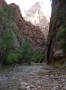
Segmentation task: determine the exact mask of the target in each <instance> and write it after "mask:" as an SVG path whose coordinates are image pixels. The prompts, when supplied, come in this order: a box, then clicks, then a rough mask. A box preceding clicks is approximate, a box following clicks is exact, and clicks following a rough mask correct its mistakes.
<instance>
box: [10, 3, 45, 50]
mask: <svg viewBox="0 0 66 90" xmlns="http://www.w3.org/2000/svg"><path fill="white" fill-rule="evenodd" d="M11 6H12V7H13V8H14V9H15V10H16V12H17V18H16V19H15V22H16V24H17V27H18V28H19V30H20V33H21V34H22V36H23V37H24V38H25V40H28V41H29V42H30V43H32V45H33V46H34V48H36V49H44V48H45V38H44V34H43V32H42V31H41V30H40V28H39V27H38V26H34V25H32V24H31V23H30V22H27V21H25V20H24V19H23V17H22V15H21V12H20V9H19V7H18V6H17V5H15V4H14V3H13V4H11Z"/></svg>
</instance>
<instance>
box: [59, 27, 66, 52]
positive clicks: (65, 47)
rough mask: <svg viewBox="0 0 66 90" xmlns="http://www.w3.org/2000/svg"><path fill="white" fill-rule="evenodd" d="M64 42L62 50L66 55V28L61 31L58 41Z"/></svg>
mask: <svg viewBox="0 0 66 90" xmlns="http://www.w3.org/2000/svg"><path fill="white" fill-rule="evenodd" d="M60 40H62V41H63V42H62V48H63V52H64V53H66V27H65V28H64V29H63V30H62V31H61V33H60V35H59V37H58V41H60Z"/></svg>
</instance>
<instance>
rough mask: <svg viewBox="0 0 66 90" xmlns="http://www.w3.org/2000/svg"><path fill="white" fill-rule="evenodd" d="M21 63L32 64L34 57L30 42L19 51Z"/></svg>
mask: <svg viewBox="0 0 66 90" xmlns="http://www.w3.org/2000/svg"><path fill="white" fill-rule="evenodd" d="M19 53H20V54H19V56H20V62H27V63H29V62H31V60H32V56H33V53H34V51H33V48H32V45H31V44H30V43H29V42H26V43H24V45H23V46H22V47H21V48H20V50H19Z"/></svg>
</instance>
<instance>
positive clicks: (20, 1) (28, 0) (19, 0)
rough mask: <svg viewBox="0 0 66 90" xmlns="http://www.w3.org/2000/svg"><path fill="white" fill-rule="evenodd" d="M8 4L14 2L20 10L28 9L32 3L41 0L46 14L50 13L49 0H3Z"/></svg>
mask: <svg viewBox="0 0 66 90" xmlns="http://www.w3.org/2000/svg"><path fill="white" fill-rule="evenodd" d="M5 1H6V2H7V3H8V4H10V3H16V4H17V5H19V7H20V9H21V10H28V9H29V8H30V7H31V6H32V5H33V4H34V3H36V2H37V1H42V2H43V3H44V5H45V8H46V10H47V12H48V14H50V13H51V2H50V0H5Z"/></svg>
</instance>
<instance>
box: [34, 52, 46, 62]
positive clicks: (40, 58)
mask: <svg viewBox="0 0 66 90" xmlns="http://www.w3.org/2000/svg"><path fill="white" fill-rule="evenodd" d="M45 56H46V55H45V54H44V52H42V51H36V52H35V55H34V56H33V61H34V62H35V63H41V62H42V61H44V59H45Z"/></svg>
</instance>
